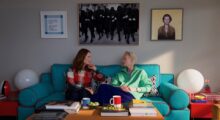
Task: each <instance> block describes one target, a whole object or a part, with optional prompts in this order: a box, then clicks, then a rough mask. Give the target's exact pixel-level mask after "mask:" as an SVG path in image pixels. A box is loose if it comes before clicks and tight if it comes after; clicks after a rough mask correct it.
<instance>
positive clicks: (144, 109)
mask: <svg viewBox="0 0 220 120" xmlns="http://www.w3.org/2000/svg"><path fill="white" fill-rule="evenodd" d="M129 112H130V114H131V116H157V112H156V110H155V108H154V106H153V104H152V103H149V102H146V101H144V100H137V99H133V100H132V101H131V103H130V104H129Z"/></svg>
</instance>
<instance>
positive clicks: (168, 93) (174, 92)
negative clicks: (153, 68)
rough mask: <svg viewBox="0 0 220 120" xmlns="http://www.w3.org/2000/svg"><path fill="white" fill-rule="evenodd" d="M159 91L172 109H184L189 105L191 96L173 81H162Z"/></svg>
mask: <svg viewBox="0 0 220 120" xmlns="http://www.w3.org/2000/svg"><path fill="white" fill-rule="evenodd" d="M159 92H160V94H161V95H162V97H163V98H164V100H165V101H166V102H167V103H168V104H169V105H170V107H171V108H172V109H176V110H179V109H184V108H186V107H187V106H188V105H189V96H188V95H187V94H186V92H184V91H183V90H182V89H179V88H178V87H176V86H174V85H173V84H171V83H161V85H160V88H159Z"/></svg>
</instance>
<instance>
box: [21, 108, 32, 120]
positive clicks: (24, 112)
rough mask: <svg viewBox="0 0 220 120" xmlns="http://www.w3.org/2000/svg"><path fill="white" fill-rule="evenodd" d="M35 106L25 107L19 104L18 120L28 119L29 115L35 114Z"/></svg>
mask: <svg viewBox="0 0 220 120" xmlns="http://www.w3.org/2000/svg"><path fill="white" fill-rule="evenodd" d="M34 110H35V109H34V108H33V107H24V106H19V107H18V120H26V118H27V117H28V116H30V115H31V114H33V112H34Z"/></svg>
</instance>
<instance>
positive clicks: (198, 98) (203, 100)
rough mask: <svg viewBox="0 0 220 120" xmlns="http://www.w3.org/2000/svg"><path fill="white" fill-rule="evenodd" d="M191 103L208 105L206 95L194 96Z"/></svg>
mask: <svg viewBox="0 0 220 120" xmlns="http://www.w3.org/2000/svg"><path fill="white" fill-rule="evenodd" d="M191 102H193V103H206V102H207V99H206V97H205V96H204V95H200V94H197V95H194V97H193V98H192V99H191Z"/></svg>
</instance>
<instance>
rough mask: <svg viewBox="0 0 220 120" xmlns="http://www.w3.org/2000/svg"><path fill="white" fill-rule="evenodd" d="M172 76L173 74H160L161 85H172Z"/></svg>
mask: <svg viewBox="0 0 220 120" xmlns="http://www.w3.org/2000/svg"><path fill="white" fill-rule="evenodd" d="M173 80H174V75H173V74H160V81H161V83H172V84H174V81H173Z"/></svg>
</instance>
